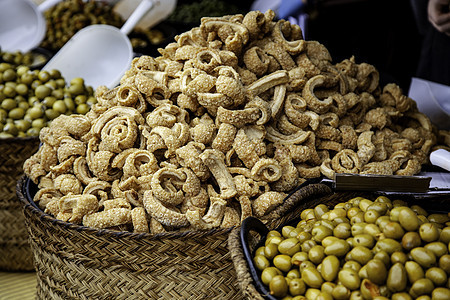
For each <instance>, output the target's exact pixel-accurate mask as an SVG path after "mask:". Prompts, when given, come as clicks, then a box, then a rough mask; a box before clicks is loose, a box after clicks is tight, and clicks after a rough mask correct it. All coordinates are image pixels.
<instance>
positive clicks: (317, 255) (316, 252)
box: [308, 245, 325, 265]
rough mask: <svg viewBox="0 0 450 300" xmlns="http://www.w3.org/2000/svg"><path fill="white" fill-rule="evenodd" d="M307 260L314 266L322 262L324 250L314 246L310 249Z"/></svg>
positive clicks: (319, 246)
mask: <svg viewBox="0 0 450 300" xmlns="http://www.w3.org/2000/svg"><path fill="white" fill-rule="evenodd" d="M308 258H309V260H310V261H312V262H313V263H315V264H316V265H317V264H319V263H320V262H322V260H323V259H324V258H325V250H324V247H323V246H322V245H316V246H314V247H312V248H311V249H310V250H309V252H308Z"/></svg>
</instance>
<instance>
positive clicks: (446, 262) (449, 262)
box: [439, 254, 450, 276]
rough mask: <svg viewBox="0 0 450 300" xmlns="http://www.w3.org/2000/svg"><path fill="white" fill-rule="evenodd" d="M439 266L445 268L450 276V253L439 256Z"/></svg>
mask: <svg viewBox="0 0 450 300" xmlns="http://www.w3.org/2000/svg"><path fill="white" fill-rule="evenodd" d="M439 268H441V269H442V270H444V271H445V272H446V273H447V275H449V276H450V254H445V255H442V256H441V257H440V258H439Z"/></svg>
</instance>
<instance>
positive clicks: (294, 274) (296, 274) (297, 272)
mask: <svg viewBox="0 0 450 300" xmlns="http://www.w3.org/2000/svg"><path fill="white" fill-rule="evenodd" d="M300 276H301V274H300V270H299V269H291V270H289V272H287V274H286V278H291V279H294V278H300Z"/></svg>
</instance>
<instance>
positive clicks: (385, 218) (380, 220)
mask: <svg viewBox="0 0 450 300" xmlns="http://www.w3.org/2000/svg"><path fill="white" fill-rule="evenodd" d="M391 221H393V220H391V218H390V217H389V216H381V217H379V218H378V219H377V221H376V222H375V224H377V225H378V227H379V228H380V230H383V228H384V226H385V225H386V224H387V223H389V222H391Z"/></svg>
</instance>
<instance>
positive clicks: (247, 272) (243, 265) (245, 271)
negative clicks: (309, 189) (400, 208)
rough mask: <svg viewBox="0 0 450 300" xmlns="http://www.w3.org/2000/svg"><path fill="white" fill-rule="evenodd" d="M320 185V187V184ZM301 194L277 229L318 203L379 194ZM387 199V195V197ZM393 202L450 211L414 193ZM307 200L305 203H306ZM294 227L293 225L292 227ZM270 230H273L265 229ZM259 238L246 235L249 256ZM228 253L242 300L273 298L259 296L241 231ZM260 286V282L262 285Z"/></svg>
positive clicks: (444, 201)
mask: <svg viewBox="0 0 450 300" xmlns="http://www.w3.org/2000/svg"><path fill="white" fill-rule="evenodd" d="M319 185H320V184H319ZM299 192H300V194H295V193H294V194H293V195H292V196H291V198H292V199H288V201H291V202H292V203H293V204H295V208H291V209H290V211H289V212H286V213H284V212H282V211H280V214H284V218H283V219H284V223H280V224H279V226H278V227H276V228H275V229H276V230H281V228H282V226H284V225H286V224H287V223H289V222H291V224H295V222H296V221H297V220H298V219H299V216H300V213H301V211H303V210H304V209H306V208H313V207H315V206H316V205H319V204H326V205H328V206H329V207H332V206H334V205H336V204H337V203H340V202H345V201H347V200H350V199H351V198H353V197H356V196H362V197H366V198H368V199H375V198H376V196H379V195H380V194H383V193H382V192H380V193H367V192H331V190H330V193H328V194H326V195H324V196H323V197H319V198H311V197H310V198H308V199H303V197H302V195H301V192H302V191H299ZM388 197H389V196H388ZM396 199H402V200H405V201H407V202H409V204H410V205H412V204H418V205H420V206H422V207H423V208H425V209H429V210H430V211H434V212H448V211H450V201H449V196H448V195H445V196H427V195H423V196H420V197H419V198H417V197H415V196H414V195H413V194H409V195H408V194H404V195H400V194H398V195H396ZM305 200H307V201H305ZM294 226H295V225H294ZM267 229H269V230H272V229H273V228H268V227H267ZM261 238H262V237H261V236H260V234H258V233H257V232H253V231H251V232H249V235H248V243H247V244H248V246H249V248H250V249H249V250H250V252H251V253H253V252H254V250H255V249H256V247H257V246H258V242H260V241H261ZM228 244H229V250H230V253H231V258H232V261H233V264H234V267H235V269H236V274H237V275H236V276H237V279H238V283H239V287H240V289H241V292H242V295H243V296H244V298H245V299H253V300H265V299H269V300H270V299H276V298H275V297H273V296H270V295H264V294H263V293H261V291H260V289H258V287H257V284H256V282H255V280H254V279H253V277H252V274H251V268H250V267H249V265H248V263H247V260H246V258H245V254H244V249H243V245H242V242H241V228H235V229H233V230H232V231H231V233H230V235H229V238H228ZM261 284H262V283H261Z"/></svg>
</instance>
